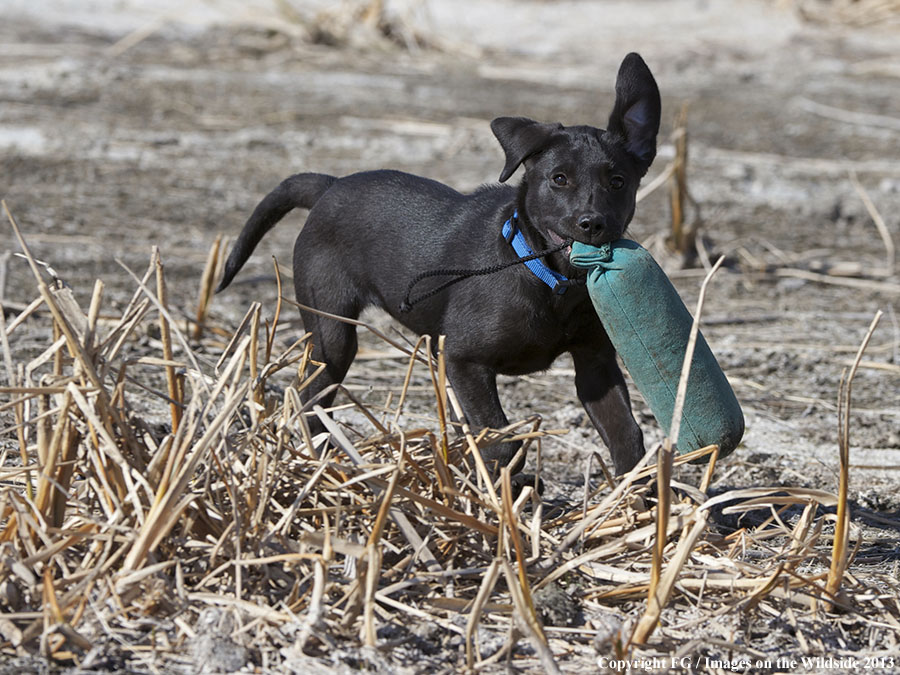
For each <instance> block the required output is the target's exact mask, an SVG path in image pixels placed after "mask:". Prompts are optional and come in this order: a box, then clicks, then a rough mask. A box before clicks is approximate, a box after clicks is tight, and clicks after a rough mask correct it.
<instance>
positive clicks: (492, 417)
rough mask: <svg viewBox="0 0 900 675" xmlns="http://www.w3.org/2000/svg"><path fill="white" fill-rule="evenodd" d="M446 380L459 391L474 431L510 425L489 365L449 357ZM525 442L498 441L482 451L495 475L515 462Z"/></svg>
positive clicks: (517, 469) (519, 464)
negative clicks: (513, 459)
mask: <svg viewBox="0 0 900 675" xmlns="http://www.w3.org/2000/svg"><path fill="white" fill-rule="evenodd" d="M447 379H449V380H450V384H451V386H452V387H453V391H455V392H456V397H457V398H458V399H459V404H460V405H461V406H462V409H463V413H465V415H466V421H467V422H468V423H469V426H470V427H471V428H472V431H474V432H476V433H477V432H478V431H480V430H481V429H484V428H485V427H490V428H491V429H500V428H502V427H505V426H506V425H507V424H509V420H508V419H507V418H506V414H505V413H504V412H503V408H502V406H501V405H500V396H499V395H498V394H497V374H496V373H495V372H494V371H493V370H491V369H490V368H488V367H487V366H484V365H481V364H478V363H472V362H471V361H465V360H462V359H452V358H448V359H447ZM521 445H522V443H521V442H520V441H517V442H515V443H498V444H497V445H492V446H490V447H488V448H485V449H484V450H482V452H481V455H482V457H483V458H484V461H485V463H486V464H487V468H488V470H489V471H490V472H491V473H492V474H494V475H495V476H497V475H499V473H500V469H501V468H502V467H504V466H506V465H507V464H509V463H510V462H511V461H512V458H513V456H514V455H515V454H516V452H517V451H518V450H519V448H520V447H521ZM524 465H525V458H524V457H523V458H522V460H521V461H519V462H517V463H516V465H515V466H511V467H510V471H511V472H512V473H514V474H516V473H518V472H520V471H521V470H522V467H523V466H524Z"/></svg>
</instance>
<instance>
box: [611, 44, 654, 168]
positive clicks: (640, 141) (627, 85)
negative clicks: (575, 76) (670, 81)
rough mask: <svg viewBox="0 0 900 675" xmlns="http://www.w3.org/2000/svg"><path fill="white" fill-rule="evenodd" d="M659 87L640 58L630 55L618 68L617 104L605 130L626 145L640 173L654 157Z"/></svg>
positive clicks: (633, 54)
mask: <svg viewBox="0 0 900 675" xmlns="http://www.w3.org/2000/svg"><path fill="white" fill-rule="evenodd" d="M660 111H661V104H660V100H659V87H657V86H656V80H654V79H653V74H652V73H651V72H650V69H649V68H648V67H647V64H646V63H644V59H642V58H641V57H640V56H639V55H637V54H635V53H633V52H632V53H631V54H629V55H628V56H626V57H625V59H624V60H623V61H622V65H621V66H619V75H618V77H617V78H616V103H615V105H614V106H613V111H612V113H610V116H609V125H608V126H607V129H608V130H609V131H611V132H612V133H614V134H616V135H617V136H619V137H621V138H622V140H623V141H624V142H625V148H626V150H628V152H629V153H631V155H633V156H634V157H635V158H636V159H637V160H638V162H639V163H640V166H641V169H642V173H646V172H647V169H649V168H650V165H651V164H652V163H653V158H654V157H656V135H657V134H658V133H659V118H660V114H661V112H660Z"/></svg>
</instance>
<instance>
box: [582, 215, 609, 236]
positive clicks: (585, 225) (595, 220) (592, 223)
mask: <svg viewBox="0 0 900 675" xmlns="http://www.w3.org/2000/svg"><path fill="white" fill-rule="evenodd" d="M577 224H578V227H579V228H580V229H581V230H583V231H584V232H585V234H589V235H591V236H597V235H599V234H602V233H603V227H604V222H603V218H601V217H600V216H591V215H585V216H581V217H580V218H579V219H578V223H577Z"/></svg>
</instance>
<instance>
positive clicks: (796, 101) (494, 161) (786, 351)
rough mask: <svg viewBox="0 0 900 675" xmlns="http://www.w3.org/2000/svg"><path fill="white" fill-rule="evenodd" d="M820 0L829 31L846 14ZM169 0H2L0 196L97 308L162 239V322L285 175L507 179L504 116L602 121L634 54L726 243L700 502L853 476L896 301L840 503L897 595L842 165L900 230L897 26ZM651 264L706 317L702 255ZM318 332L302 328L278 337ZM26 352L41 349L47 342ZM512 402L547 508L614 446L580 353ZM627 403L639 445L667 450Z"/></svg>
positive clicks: (885, 388) (883, 286)
mask: <svg viewBox="0 0 900 675" xmlns="http://www.w3.org/2000/svg"><path fill="white" fill-rule="evenodd" d="M101 4H102V3H101ZM357 4H359V3H357ZM804 4H808V3H804ZM812 4H814V5H815V6H816V8H819V9H821V10H822V15H821V17H822V18H824V19H828V18H830V16H831V15H829V13H828V12H827V6H828V5H829V4H831V3H812ZM835 4H839V3H835ZM156 5H158V6H155V9H154V11H151V10H150V9H148V8H147V7H139V6H140V3H137V2H135V3H133V6H132V3H128V2H126V3H119V4H118V5H117V6H116V8H115V9H110V10H109V11H108V12H104V13H101V14H98V13H97V7H95V6H93V5H92V4H91V3H87V4H85V5H79V4H77V3H66V2H63V1H62V0H59V1H55V2H31V3H24V2H21V3H20V2H13V3H11V4H10V5H9V6H8V8H6V9H4V10H3V13H4V15H5V16H4V17H3V19H4V20H3V21H0V101H2V105H0V167H2V168H0V195H2V197H3V198H4V199H5V200H6V201H7V204H8V205H9V208H10V210H11V211H12V212H13V214H14V215H15V217H16V219H17V221H18V222H19V223H20V225H21V226H22V227H23V229H24V231H25V235H26V237H27V239H28V241H29V243H30V245H31V247H32V249H33V252H34V254H35V255H36V257H38V258H41V259H43V260H45V261H47V262H48V263H49V264H51V265H52V267H53V268H54V269H55V270H56V272H57V273H58V275H59V276H60V277H61V278H63V279H65V280H66V281H67V282H68V283H69V284H70V285H71V286H72V288H73V289H74V291H75V294H76V296H77V297H78V298H79V300H81V301H82V304H83V305H85V306H86V305H87V302H88V300H89V297H90V292H91V288H92V286H93V282H94V280H95V279H97V278H102V279H103V280H104V282H105V283H106V293H107V297H108V298H110V301H109V302H110V303H111V306H113V307H115V306H116V303H117V302H119V303H124V302H126V301H127V299H128V297H130V294H131V292H132V289H133V281H132V279H131V277H130V276H129V275H128V274H127V273H126V272H125V271H124V270H123V267H122V265H125V266H127V267H129V268H131V269H133V270H138V269H140V270H143V268H144V267H145V266H146V262H147V260H148V257H149V252H150V248H151V247H152V246H159V247H160V249H161V252H162V256H163V259H164V261H165V263H166V270H167V274H168V275H169V279H170V284H171V294H172V296H173V297H172V304H173V306H185V307H191V306H193V305H194V304H195V302H196V297H197V293H198V286H199V279H200V273H201V270H202V267H203V262H204V260H205V258H206V255H207V251H208V249H209V247H210V245H211V244H212V242H213V240H214V238H215V236H216V235H217V234H219V233H224V234H227V235H228V236H235V235H236V234H237V233H238V231H239V230H240V227H241V226H242V224H243V222H244V219H245V218H246V217H247V215H248V214H249V213H250V211H251V210H252V209H253V207H254V206H255V204H256V203H257V201H258V200H259V199H260V198H261V197H262V196H263V195H264V194H265V193H266V192H267V191H268V190H270V189H271V188H272V187H274V186H275V185H276V184H277V183H278V182H279V181H280V180H281V179H282V178H284V177H286V176H287V175H289V174H291V173H295V172H297V171H301V170H314V171H321V172H327V173H333V174H338V175H341V174H347V173H351V172H354V171H357V170H361V169H373V168H381V167H390V168H396V169H402V170H407V171H410V172H413V173H417V174H421V175H425V176H429V177H431V178H434V179H437V180H440V181H443V182H446V183H448V184H450V185H452V186H454V187H456V188H458V189H461V190H470V189H472V188H474V187H475V186H477V185H479V184H481V183H485V182H491V181H495V180H496V178H497V176H498V175H499V172H500V169H501V168H502V154H501V151H500V148H499V146H498V144H497V143H496V141H495V140H494V138H493V137H492V135H491V133H490V130H489V127H488V123H489V121H490V120H491V119H492V118H494V117H496V116H500V115H527V116H530V117H533V118H537V119H541V120H548V121H549V120H558V121H562V122H564V123H567V124H575V123H589V124H594V125H597V126H604V124H605V119H606V116H607V115H608V112H609V110H610V107H611V103H612V86H613V83H614V78H615V71H616V68H617V65H618V62H619V61H620V60H621V58H622V56H623V55H624V54H625V53H626V52H627V51H632V50H633V51H639V52H640V53H641V54H642V55H643V56H644V58H645V60H646V61H647V63H648V64H649V66H650V68H651V69H652V71H653V72H654V74H655V76H656V78H657V81H658V83H659V86H660V89H661V92H662V98H663V107H664V122H663V130H662V136H661V138H662V139H663V142H662V146H661V150H660V154H659V156H658V159H657V160H656V163H655V165H654V167H653V168H652V169H651V171H650V175H649V176H648V179H647V182H649V181H650V180H652V178H653V177H654V176H656V175H658V174H659V173H660V172H661V171H662V170H663V169H664V167H665V166H666V165H667V163H668V162H669V161H671V159H672V157H673V156H674V149H673V145H672V143H671V142H670V140H669V134H670V133H671V131H672V128H673V125H674V122H675V119H676V116H677V114H678V113H679V111H680V110H681V109H682V107H683V106H685V105H686V106H687V120H688V122H687V124H688V132H689V138H690V146H689V148H690V155H689V165H688V179H689V187H690V190H691V193H692V195H693V197H694V199H695V200H696V202H697V204H698V205H699V217H700V218H701V219H702V226H701V227H702V229H701V234H702V241H703V242H704V245H705V248H706V249H707V251H708V254H709V257H710V258H711V259H713V260H715V258H716V257H718V255H719V254H725V255H726V256H727V258H726V264H725V266H724V268H723V269H722V270H721V271H720V272H719V273H718V274H717V276H716V277H715V278H714V280H713V282H712V284H711V286H710V289H709V295H708V297H707V301H706V305H705V309H704V327H703V331H704V334H705V336H706V338H707V340H708V341H709V343H710V345H711V347H712V349H713V351H714V352H715V354H716V355H717V357H718V359H719V361H720V363H721V365H722V367H723V369H724V370H725V372H726V373H727V374H728V377H729V379H730V380H731V382H732V384H733V386H734V388H735V391H736V393H737V395H738V398H739V399H740V401H741V403H742V405H743V408H744V414H745V417H746V424H747V432H746V436H745V439H744V441H743V443H742V445H741V447H739V448H738V450H737V451H735V452H734V453H733V455H731V456H730V457H729V458H727V459H726V460H723V461H722V463H721V465H720V467H719V470H718V474H717V477H716V479H715V480H714V482H713V485H712V490H713V491H716V490H719V491H721V490H724V489H726V488H732V487H751V486H758V485H790V486H800V487H815V488H820V489H823V490H828V491H834V490H835V489H836V487H837V464H838V453H837V416H836V408H837V391H838V383H839V380H840V377H841V372H842V370H843V369H844V368H845V367H847V366H848V365H849V363H850V361H851V360H852V359H853V357H854V355H855V353H856V350H857V348H858V346H859V344H860V342H861V340H862V338H863V336H864V334H865V332H866V330H867V328H868V326H869V323H870V322H871V320H872V318H873V316H874V315H875V313H876V311H878V310H882V311H883V312H884V316H883V318H882V320H881V322H880V325H879V326H878V328H877V330H876V332H875V334H874V336H873V338H872V342H871V344H870V346H869V348H868V350H867V352H866V355H865V357H864V361H863V364H862V367H861V369H860V370H859V373H858V375H857V376H856V379H855V381H854V385H853V414H852V417H851V447H852V451H851V452H852V455H851V461H852V469H851V485H850V492H851V499H852V502H853V512H854V522H855V523H857V524H858V525H859V526H860V527H861V528H862V532H863V536H864V544H863V548H864V551H865V552H866V555H865V558H866V561H867V562H866V563H865V564H866V565H870V566H873V568H876V567H877V568H878V569H880V570H882V571H883V570H888V571H891V573H892V574H893V575H894V577H895V578H898V576H897V575H898V574H900V572H898V569H900V495H898V491H897V485H898V471H900V317H898V309H900V307H898V305H900V275H898V273H897V271H896V268H893V267H892V260H890V257H889V255H888V253H887V252H889V251H890V247H889V246H886V243H885V241H884V239H883V237H882V236H880V235H879V230H878V229H877V228H876V226H875V224H874V223H873V221H872V218H871V217H870V216H869V214H868V212H867V210H866V206H865V204H864V203H863V200H862V199H861V197H860V194H859V192H858V191H857V190H856V189H855V188H854V184H853V179H852V177H851V174H853V175H855V176H856V177H857V178H858V181H859V184H861V186H862V187H863V188H864V190H865V191H866V193H867V194H868V195H869V196H870V198H871V200H872V202H873V203H874V206H875V207H876V208H877V210H878V211H879V212H880V213H881V214H882V215H883V217H884V220H885V223H886V229H887V232H888V233H889V235H890V236H891V237H892V238H893V241H900V217H898V215H897V214H898V213H900V116H898V111H900V50H898V48H897V45H898V44H900V30H898V29H897V27H896V22H894V23H890V22H882V23H880V24H876V25H869V26H858V25H852V24H848V23H846V22H844V21H841V22H829V21H827V20H826V21H824V22H818V21H811V20H808V19H804V18H802V17H801V16H800V15H799V13H798V12H797V11H796V6H795V5H794V4H793V3H787V2H782V3H777V2H755V1H747V2H736V1H735V2H732V1H728V2H725V1H722V2H715V3H713V2H704V1H702V0H691V1H689V0H674V1H673V2H662V1H659V0H643V1H641V2H625V1H618V2H588V1H587V0H581V1H577V0H569V1H563V2H537V1H527V2H521V1H520V2H512V1H503V0H490V1H489V2H483V3H466V7H465V10H463V9H461V7H462V5H461V4H460V3H453V2H450V1H449V0H442V1H436V2H429V1H427V0H425V1H424V2H418V3H393V5H392V3H388V5H387V6H388V8H389V9H390V8H392V7H393V9H392V10H391V12H393V13H390V12H389V13H388V14H387V15H386V16H387V18H388V19H389V21H390V22H391V23H390V25H389V26H386V27H384V30H378V29H373V28H366V27H365V26H364V25H362V23H361V22H360V21H359V20H358V19H357V20H352V19H350V18H348V16H349V11H348V8H349V7H352V6H354V5H353V3H344V4H343V5H341V8H340V9H337V8H336V7H337V4H336V3H335V4H331V5H329V4H328V3H309V2H306V3H304V2H289V3H280V4H279V3H272V4H271V5H268V4H266V3H263V2H257V3H251V4H250V5H245V6H243V7H244V8H243V9H240V10H239V9H238V8H237V7H236V6H232V5H230V4H228V3H226V2H221V3H210V4H209V5H204V6H203V11H202V12H201V11H200V10H183V15H182V14H180V13H179V12H180V10H179V9H178V8H177V6H176V5H175V3H170V4H168V3H164V2H159V3H156ZM469 5H471V6H469ZM248 8H249V9H248ZM163 11H167V12H168V14H166V15H165V16H164V18H163V19H161V20H157V19H155V18H154V17H157V16H160V13H161V12H163ZM189 11H190V12H199V15H198V16H194V15H193V14H191V15H189ZM888 24H890V25H888ZM385 33H388V34H389V35H387V36H385ZM693 215H697V214H692V216H693ZM302 219H303V216H302V214H297V215H292V216H290V217H289V218H288V219H286V221H285V222H284V223H282V224H281V225H280V226H279V227H278V228H276V229H275V230H274V231H273V232H272V233H270V235H269V236H268V237H267V238H266V239H265V240H264V242H263V244H262V245H261V246H260V247H259V249H257V251H256V253H255V254H254V257H253V259H252V261H251V263H250V264H249V265H248V266H247V267H246V268H245V269H244V270H243V271H242V273H241V276H240V277H239V279H238V282H237V283H235V284H234V285H233V286H232V287H231V288H230V289H229V290H228V291H227V292H226V293H224V294H222V295H220V296H218V297H217V298H216V299H215V302H214V305H213V309H212V311H213V313H214V314H215V315H217V316H218V317H220V318H221V319H222V320H223V321H226V322H231V323H233V324H236V323H237V321H239V319H240V317H241V316H243V314H244V312H245V311H246V308H247V306H248V304H249V303H250V302H251V301H252V300H260V301H262V302H263V305H264V311H271V308H272V307H273V306H274V298H275V284H274V281H273V275H272V272H271V256H272V255H275V256H276V257H277V259H278V260H279V262H280V263H282V264H283V265H285V264H288V263H289V260H290V252H291V247H292V244H293V239H294V237H295V235H296V232H297V230H298V228H299V227H300V226H301V224H302ZM668 221H669V207H668V201H667V192H666V190H665V189H660V190H657V191H655V192H654V193H652V194H651V195H649V196H648V197H647V198H646V199H645V200H644V201H643V202H642V203H641V204H640V206H639V208H638V213H637V216H636V217H635V220H634V223H633V225H632V226H631V229H630V236H631V237H632V238H634V239H636V240H638V241H641V242H645V243H646V244H647V245H648V246H652V245H653V242H654V241H657V242H658V240H659V237H660V233H664V232H665V231H666V229H667V227H668ZM0 232H3V234H2V235H0V242H2V246H0V254H3V252H4V251H7V250H15V246H14V244H13V241H14V240H13V237H12V235H11V233H10V231H9V229H8V228H7V226H6V224H5V223H4V224H0ZM654 250H656V251H659V250H660V249H659V248H656V249H654ZM660 258H661V260H662V262H664V264H666V265H667V266H669V267H670V268H671V269H672V270H673V271H672V277H673V281H674V282H675V284H676V286H677V287H678V289H679V291H680V292H681V294H682V297H683V298H684V299H685V302H686V303H687V305H688V306H689V307H691V308H693V307H694V305H695V303H696V298H697V294H698V291H699V286H700V282H701V280H702V277H703V271H702V268H700V271H698V270H697V269H690V270H679V269H677V265H675V264H674V263H675V260H674V258H672V259H670V258H668V257H667V256H666V255H664V254H660ZM5 265H6V282H5V287H3V288H0V293H2V296H0V299H2V302H3V305H4V307H5V308H7V310H8V311H10V312H12V314H13V315H14V314H15V313H16V312H17V311H18V310H20V309H21V308H22V307H23V306H24V304H25V303H28V302H29V301H30V300H31V299H32V298H33V297H34V296H35V291H34V284H33V280H32V279H31V277H30V273H29V272H28V270H27V268H26V265H25V263H24V262H23V261H21V260H20V259H18V258H7V259H6V260H5ZM367 319H368V320H370V321H372V322H373V323H374V324H376V325H378V326H381V327H388V326H389V324H388V322H387V321H386V320H385V319H384V318H383V317H381V316H378V315H375V314H373V315H369V316H368V317H367ZM301 330H302V329H301V327H300V326H299V323H298V322H297V321H294V322H293V326H292V328H291V330H290V331H288V332H287V334H285V335H284V336H283V338H284V339H285V340H286V341H287V340H288V339H289V338H290V337H292V336H293V337H296V336H297V335H298V334H299V332H300V331H301ZM361 345H362V352H361V357H367V358H361V359H359V360H358V361H357V363H356V364H355V366H354V368H353V369H352V370H351V373H350V376H349V378H348V383H349V384H350V385H351V388H352V389H354V390H355V391H357V392H358V393H359V395H360V396H362V397H363V398H364V399H365V400H369V401H377V400H381V399H383V398H384V397H385V395H386V392H387V391H389V390H396V388H397V387H399V385H400V384H401V380H402V376H403V372H404V368H405V365H404V363H405V361H404V359H403V358H402V357H398V358H396V359H392V358H385V357H384V356H383V354H384V351H385V346H384V344H383V343H381V342H380V341H378V340H377V339H375V338H372V337H371V336H367V335H363V336H362V341H361ZM12 347H13V350H14V352H16V353H18V354H20V355H22V357H23V358H24V357H25V356H26V355H33V354H34V352H35V350H37V349H39V348H42V347H40V345H37V344H29V343H28V340H27V339H22V340H19V341H18V342H15V343H14V344H13V345H12ZM0 377H5V375H3V376H0ZM501 396H502V398H503V400H504V404H505V407H506V410H507V412H508V413H509V415H510V417H511V418H516V417H525V416H526V415H529V414H533V413H539V414H541V415H542V416H543V417H544V420H545V421H544V427H546V428H563V429H569V430H570V432H569V433H568V434H567V435H565V436H562V437H560V438H558V439H556V440H548V441H545V443H544V461H545V462H546V463H547V466H546V468H545V471H547V472H548V473H549V474H551V475H553V476H554V478H555V482H553V483H551V484H548V493H547V495H546V496H547V499H548V500H550V501H553V500H566V499H571V500H577V499H580V495H581V491H582V485H583V481H584V471H585V464H586V462H587V458H588V457H589V455H590V451H591V450H592V449H595V448H599V447H601V446H602V444H601V442H600V440H599V439H598V438H597V436H596V434H595V432H594V431H593V429H592V428H591V427H590V423H589V421H588V420H587V418H586V415H585V414H584V412H583V410H582V409H581V408H580V405H579V404H578V403H577V400H576V399H575V395H574V386H573V384H572V369H571V363H570V362H567V361H566V360H564V359H562V360H560V361H559V362H557V363H556V364H555V365H554V366H553V368H551V369H550V370H549V371H548V372H546V373H543V374H536V375H533V376H529V377H522V378H504V379H503V381H502V389H501ZM635 400H636V406H637V408H638V413H639V421H641V423H642V426H643V427H644V429H645V435H646V437H647V438H648V441H653V440H657V439H659V438H660V437H661V434H660V432H659V431H658V430H657V429H656V427H655V422H654V421H653V418H652V416H651V415H650V413H649V411H648V410H647V409H646V407H645V406H644V405H643V403H642V401H641V400H640V398H639V397H638V396H637V395H635ZM0 419H2V418H0ZM2 426H5V425H2ZM12 442H13V439H11V438H10V439H0V443H12ZM601 453H605V449H601ZM604 456H605V454H604ZM594 468H595V469H596V464H595V465H594ZM692 471H693V470H687V471H686V472H685V473H684V474H683V475H682V476H681V479H683V480H686V481H690V480H691V476H693V475H694V473H692ZM545 475H546V474H545ZM873 516H874V517H873ZM893 644H894V647H896V641H895V642H894V643H893ZM865 647H866V648H871V649H873V650H875V651H878V649H886V648H888V645H873V646H869V645H865ZM860 648H863V646H862V645H860ZM898 667H900V663H898ZM0 670H2V667H0ZM582 672H587V671H582Z"/></svg>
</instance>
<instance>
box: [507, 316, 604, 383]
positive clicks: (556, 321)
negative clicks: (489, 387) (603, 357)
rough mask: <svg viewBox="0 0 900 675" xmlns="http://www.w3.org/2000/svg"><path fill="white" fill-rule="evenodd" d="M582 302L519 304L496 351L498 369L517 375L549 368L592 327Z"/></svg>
mask: <svg viewBox="0 0 900 675" xmlns="http://www.w3.org/2000/svg"><path fill="white" fill-rule="evenodd" d="M581 304H582V303H565V304H563V303H552V302H551V303H547V304H546V305H525V306H522V307H520V308H519V311H518V312H517V313H516V314H517V316H516V317H515V320H514V321H512V322H510V323H507V325H506V326H505V327H504V328H506V329H507V330H505V331H504V333H505V335H506V340H505V341H504V342H505V349H503V350H502V351H498V352H497V356H498V364H497V366H498V367H497V370H498V371H499V372H504V373H508V374H511V375H517V374H524V373H531V372H534V371H537V370H545V369H547V368H549V367H550V365H551V364H552V363H553V361H554V360H555V359H556V357H557V356H559V355H560V354H562V353H563V352H566V351H568V350H569V349H571V348H572V346H573V345H574V344H576V343H578V342H581V341H582V340H583V337H584V335H585V331H586V330H589V329H590V328H589V325H588V324H589V323H590V321H589V319H590V317H586V315H584V314H583V313H582V312H581V309H582V308H581V307H580V305H581ZM585 318H588V321H585Z"/></svg>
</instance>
